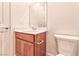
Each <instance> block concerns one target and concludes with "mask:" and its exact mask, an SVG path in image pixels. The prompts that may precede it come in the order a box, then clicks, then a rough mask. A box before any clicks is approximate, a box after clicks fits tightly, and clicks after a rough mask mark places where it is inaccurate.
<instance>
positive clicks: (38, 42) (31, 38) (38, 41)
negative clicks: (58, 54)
mask: <svg viewBox="0 0 79 59" xmlns="http://www.w3.org/2000/svg"><path fill="white" fill-rule="evenodd" d="M15 37H16V55H17V56H46V32H43V33H39V34H36V35H34V34H28V33H21V32H15Z"/></svg>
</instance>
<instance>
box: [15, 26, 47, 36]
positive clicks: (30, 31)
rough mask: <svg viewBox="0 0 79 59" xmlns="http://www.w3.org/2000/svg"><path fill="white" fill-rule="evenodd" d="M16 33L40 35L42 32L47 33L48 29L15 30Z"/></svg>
mask: <svg viewBox="0 0 79 59" xmlns="http://www.w3.org/2000/svg"><path fill="white" fill-rule="evenodd" d="M15 32H22V33H28V34H34V35H36V34H39V33H42V32H47V28H46V27H40V28H37V29H36V30H33V29H32V28H26V29H15Z"/></svg>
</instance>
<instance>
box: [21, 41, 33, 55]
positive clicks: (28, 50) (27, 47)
mask: <svg viewBox="0 0 79 59" xmlns="http://www.w3.org/2000/svg"><path fill="white" fill-rule="evenodd" d="M22 47H23V49H22V50H23V55H24V56H33V55H34V45H33V44H32V43H29V42H26V41H23V46H22Z"/></svg>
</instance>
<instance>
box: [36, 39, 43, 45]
mask: <svg viewBox="0 0 79 59" xmlns="http://www.w3.org/2000/svg"><path fill="white" fill-rule="evenodd" d="M43 42H44V40H41V41H40V42H36V44H38V45H40V44H42V43H43Z"/></svg>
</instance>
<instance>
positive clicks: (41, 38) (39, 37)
mask: <svg viewBox="0 0 79 59" xmlns="http://www.w3.org/2000/svg"><path fill="white" fill-rule="evenodd" d="M41 40H43V41H46V33H45V32H44V33H40V34H38V35H36V36H35V42H40V41H41Z"/></svg>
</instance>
